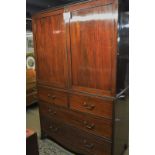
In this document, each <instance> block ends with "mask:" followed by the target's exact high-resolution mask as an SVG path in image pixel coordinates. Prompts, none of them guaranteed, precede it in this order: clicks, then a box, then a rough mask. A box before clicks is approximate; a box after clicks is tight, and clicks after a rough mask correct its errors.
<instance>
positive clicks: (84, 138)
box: [41, 117, 111, 155]
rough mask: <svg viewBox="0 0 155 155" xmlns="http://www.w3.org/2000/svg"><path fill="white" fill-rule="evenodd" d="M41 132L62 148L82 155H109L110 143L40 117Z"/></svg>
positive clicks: (53, 120)
mask: <svg viewBox="0 0 155 155" xmlns="http://www.w3.org/2000/svg"><path fill="white" fill-rule="evenodd" d="M41 127H42V131H44V133H46V134H47V135H48V136H50V137H51V138H52V139H54V140H55V141H57V142H58V143H60V144H61V145H62V146H64V147H67V148H68V149H70V150H74V151H75V152H77V153H80V154H83V155H111V142H109V141H105V140H104V139H102V138H100V137H97V136H94V135H92V134H89V133H87V132H84V131H82V130H79V129H76V128H74V127H71V126H68V125H65V124H62V123H60V122H59V121H58V120H55V119H49V118H48V117H41Z"/></svg>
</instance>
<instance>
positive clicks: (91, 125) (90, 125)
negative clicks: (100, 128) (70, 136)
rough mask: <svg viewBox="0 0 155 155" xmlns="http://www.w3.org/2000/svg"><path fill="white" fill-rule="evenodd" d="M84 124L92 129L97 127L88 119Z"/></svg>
mask: <svg viewBox="0 0 155 155" xmlns="http://www.w3.org/2000/svg"><path fill="white" fill-rule="evenodd" d="M84 124H85V127H86V128H87V129H90V130H92V129H94V128H95V124H94V123H92V124H88V122H87V121H84Z"/></svg>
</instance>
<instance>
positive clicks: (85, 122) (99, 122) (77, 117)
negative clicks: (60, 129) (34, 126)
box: [39, 102, 112, 140]
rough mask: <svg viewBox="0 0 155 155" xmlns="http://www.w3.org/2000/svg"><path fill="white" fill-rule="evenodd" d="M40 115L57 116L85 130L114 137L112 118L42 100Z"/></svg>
mask: <svg viewBox="0 0 155 155" xmlns="http://www.w3.org/2000/svg"><path fill="white" fill-rule="evenodd" d="M39 106H40V115H41V117H42V116H46V117H49V118H55V119H58V120H60V121H61V122H65V123H67V124H70V125H72V126H75V127H77V128H80V129H82V130H84V131H87V132H90V133H93V134H95V135H98V136H102V137H104V138H107V139H109V140H110V139H112V120H111V119H104V118H100V117H95V116H92V115H88V114H84V113H80V112H74V111H71V110H68V109H64V108H59V107H57V106H53V105H51V104H48V103H45V102H40V104H39Z"/></svg>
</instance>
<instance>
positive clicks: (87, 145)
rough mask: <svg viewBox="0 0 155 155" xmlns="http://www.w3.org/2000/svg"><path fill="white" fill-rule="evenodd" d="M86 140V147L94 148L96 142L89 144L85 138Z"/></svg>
mask: <svg viewBox="0 0 155 155" xmlns="http://www.w3.org/2000/svg"><path fill="white" fill-rule="evenodd" d="M83 142H84V146H85V147H86V148H88V149H92V148H94V144H92V143H91V144H88V142H87V140H84V141H83Z"/></svg>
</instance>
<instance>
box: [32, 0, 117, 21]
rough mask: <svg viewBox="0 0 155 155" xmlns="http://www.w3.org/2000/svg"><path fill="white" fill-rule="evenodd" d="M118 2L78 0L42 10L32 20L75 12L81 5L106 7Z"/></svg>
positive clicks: (112, 0) (111, 0)
mask: <svg viewBox="0 0 155 155" xmlns="http://www.w3.org/2000/svg"><path fill="white" fill-rule="evenodd" d="M117 2H118V0H79V1H78V2H77V1H74V2H70V3H68V4H62V5H58V6H57V5H56V6H54V7H51V8H48V9H45V10H42V11H40V12H38V13H35V14H33V16H32V19H36V18H43V17H46V16H50V15H52V14H53V12H54V14H59V13H63V12H69V11H70V10H71V9H73V10H76V9H79V8H80V7H82V6H83V5H86V7H89V6H97V5H108V4H112V3H117Z"/></svg>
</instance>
